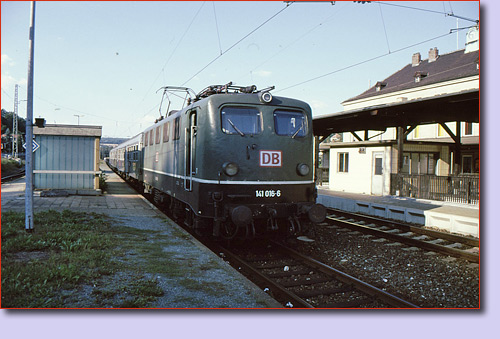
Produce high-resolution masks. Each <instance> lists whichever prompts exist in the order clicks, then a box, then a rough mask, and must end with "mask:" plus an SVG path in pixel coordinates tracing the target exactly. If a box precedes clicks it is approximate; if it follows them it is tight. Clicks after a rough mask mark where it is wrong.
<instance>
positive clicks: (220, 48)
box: [212, 1, 222, 54]
mask: <svg viewBox="0 0 500 339" xmlns="http://www.w3.org/2000/svg"><path fill="white" fill-rule="evenodd" d="M212 7H213V9H214V18H215V29H216V30H217V38H218V39H219V52H220V54H222V45H221V43H220V33H219V24H218V23H217V13H216V12H215V1H212Z"/></svg>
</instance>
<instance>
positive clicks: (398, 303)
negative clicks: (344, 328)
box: [273, 243, 419, 308]
mask: <svg viewBox="0 0 500 339" xmlns="http://www.w3.org/2000/svg"><path fill="white" fill-rule="evenodd" d="M273 244H274V245H277V246H279V248H280V250H281V251H283V252H285V253H286V254H288V255H290V256H292V257H294V258H295V259H298V260H300V261H303V262H305V263H306V264H308V265H311V266H313V267H314V268H316V269H318V270H319V271H321V272H322V273H324V274H326V275H328V276H331V277H334V278H335V279H338V280H340V281H342V282H344V283H346V284H350V285H354V286H355V287H356V288H357V289H358V290H360V291H362V292H364V293H366V294H368V295H370V296H373V297H376V298H378V299H380V300H382V301H384V302H386V303H387V304H389V305H391V306H395V307H399V308H419V307H418V306H417V305H414V304H412V303H410V302H408V301H406V300H403V299H401V298H399V297H396V296H395V295H392V294H390V293H388V292H386V291H384V290H381V289H380V288H377V287H375V286H373V285H370V284H368V283H366V282H364V281H362V280H359V279H357V278H355V277H353V276H351V275H349V274H347V273H344V272H342V271H339V270H337V269H335V268H333V267H331V266H328V265H325V264H323V263H321V262H319V261H317V260H315V259H313V258H310V257H308V256H305V255H303V254H301V253H299V252H297V251H295V250H293V249H291V248H289V247H286V246H284V245H282V244H280V243H273Z"/></svg>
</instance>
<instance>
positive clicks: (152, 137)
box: [149, 129, 155, 145]
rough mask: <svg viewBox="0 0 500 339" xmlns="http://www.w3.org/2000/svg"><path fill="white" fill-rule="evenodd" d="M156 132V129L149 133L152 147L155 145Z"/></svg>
mask: <svg viewBox="0 0 500 339" xmlns="http://www.w3.org/2000/svg"><path fill="white" fill-rule="evenodd" d="M154 131H155V130H154V129H152V130H151V131H149V144H150V145H153V143H154V140H155V139H154V135H155V134H154Z"/></svg>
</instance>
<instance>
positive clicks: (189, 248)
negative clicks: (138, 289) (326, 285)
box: [1, 165, 283, 309]
mask: <svg viewBox="0 0 500 339" xmlns="http://www.w3.org/2000/svg"><path fill="white" fill-rule="evenodd" d="M101 170H103V172H105V174H106V176H107V180H106V182H107V183H108V188H107V192H106V193H105V194H102V195H97V196H96V195H94V196H79V195H66V196H64V194H62V195H63V196H60V194H54V196H41V195H40V192H37V191H35V193H34V199H33V209H34V211H35V213H36V212H37V211H42V210H55V211H63V210H71V211H87V212H95V213H102V214H105V215H109V216H110V217H111V218H112V219H113V221H116V223H117V224H118V225H120V226H127V227H134V228H139V229H145V230H160V231H162V234H168V235H169V236H171V237H172V238H175V239H173V240H174V241H169V242H168V243H167V244H166V245H165V246H166V247H164V251H165V252H167V253H169V254H170V255H169V256H168V257H166V258H163V260H165V265H168V264H169V260H179V261H180V262H183V263H186V262H189V263H191V266H189V267H187V268H186V273H185V275H184V276H182V278H179V277H177V278H175V277H168V276H165V275H162V274H155V276H156V277H157V280H158V281H159V285H160V286H161V288H163V289H164V292H165V293H164V295H163V296H162V297H159V298H158V299H157V300H156V301H155V303H154V304H153V305H152V306H151V307H152V308H196V309H199V308H237V309H255V308H282V307H283V306H282V305H281V304H279V303H278V302H276V301H275V300H274V299H272V298H271V297H270V296H269V295H267V294H266V293H265V292H264V291H262V290H261V289H260V288H259V287H257V286H256V285H255V284H253V283H252V282H250V281H249V280H247V279H246V278H245V277H244V276H243V275H241V274H240V273H239V272H237V270H235V269H234V268H232V267H231V266H230V265H229V264H227V263H226V262H225V261H224V260H223V259H221V258H219V257H218V256H217V255H216V254H214V253H212V252H211V251H209V250H208V249H207V248H206V247H204V246H203V245H202V244H201V243H199V242H198V241H197V240H196V239H194V238H193V237H191V236H189V234H188V233H187V232H186V231H184V230H183V229H182V228H180V227H179V226H178V225H176V224H175V223H174V222H173V221H172V220H170V219H169V218H167V217H166V216H165V215H164V214H162V213H161V212H160V211H159V210H158V209H156V207H154V206H153V205H152V204H151V203H149V201H147V200H146V199H145V198H144V197H142V196H141V195H139V194H137V193H136V192H135V191H134V190H133V189H132V188H130V187H129V186H128V185H127V184H126V183H125V182H124V181H123V180H122V179H121V178H120V177H119V176H118V175H116V174H115V173H114V172H112V171H111V170H110V169H109V168H108V167H107V166H106V165H101ZM24 191H25V181H24V178H20V179H18V180H15V181H12V182H8V183H5V184H2V186H1V200H2V212H5V211H8V210H14V211H21V212H24V211H25V201H24V194H25V193H24ZM58 195H59V196H58ZM171 253H178V254H176V255H171ZM151 260H154V261H155V262H156V263H157V262H158V260H162V258H158V257H151ZM145 266H147V265H145ZM196 268H199V269H196ZM186 279H191V280H194V281H197V282H198V283H199V284H200V285H201V286H203V285H210V286H218V289H220V291H221V292H220V293H214V292H213V291H211V290H210V291H207V292H203V289H200V290H196V291H193V290H192V289H189V288H186V287H185V286H183V285H182V283H181V280H186Z"/></svg>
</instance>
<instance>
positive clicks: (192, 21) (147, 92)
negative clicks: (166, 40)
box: [139, 2, 205, 117]
mask: <svg viewBox="0 0 500 339" xmlns="http://www.w3.org/2000/svg"><path fill="white" fill-rule="evenodd" d="M204 5H205V2H203V3H202V4H201V6H200V8H198V11H197V12H196V14H195V15H194V16H193V18H192V19H191V22H190V23H189V25H188V26H187V27H186V29H185V30H184V33H183V34H182V36H181V38H180V39H179V41H178V42H177V45H176V46H175V47H174V49H173V50H172V53H170V56H169V57H168V59H167V61H165V64H164V65H163V67H162V68H161V70H160V71H159V72H158V75H157V76H156V78H155V79H154V80H153V82H152V83H151V86H149V88H148V90H147V91H146V94H145V95H144V97H143V98H142V100H141V101H140V103H142V102H143V101H144V100H146V97H147V96H148V95H149V94H150V93H151V89H152V88H153V86H154V85H155V83H156V81H158V78H159V77H160V75H162V74H164V72H165V68H166V67H167V65H168V63H169V62H170V60H171V59H172V57H173V56H174V54H175V52H176V51H177V49H178V48H179V46H180V44H181V43H182V41H184V37H185V36H186V34H187V33H188V32H189V30H190V29H191V26H192V25H193V23H194V22H195V20H196V18H197V17H198V15H199V14H200V12H201V10H202V8H203V6H204ZM140 103H139V104H140ZM148 113H149V112H147V113H146V114H148ZM146 114H145V115H146ZM145 115H144V116H145ZM144 116H143V117H144Z"/></svg>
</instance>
